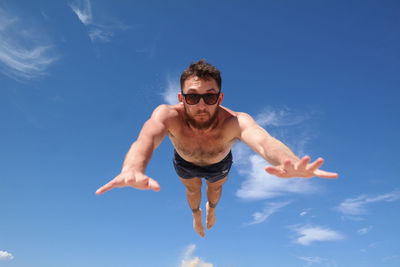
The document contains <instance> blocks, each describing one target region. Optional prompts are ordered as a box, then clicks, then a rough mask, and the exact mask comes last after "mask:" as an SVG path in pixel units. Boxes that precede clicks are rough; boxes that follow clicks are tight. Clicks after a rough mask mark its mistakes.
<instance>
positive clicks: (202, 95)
mask: <svg viewBox="0 0 400 267" xmlns="http://www.w3.org/2000/svg"><path fill="white" fill-rule="evenodd" d="M181 94H182V96H183V98H184V99H185V102H186V104H188V105H191V106H193V105H197V104H198V103H199V102H200V99H202V98H203V101H204V103H206V105H209V106H212V105H215V104H216V103H217V102H218V98H219V96H220V95H221V92H218V93H216V94H212V93H207V94H184V93H181ZM190 95H195V96H198V97H199V100H198V101H197V102H196V103H194V104H189V103H188V101H187V99H186V97H187V96H190ZM209 95H212V96H217V100H216V101H215V103H214V104H208V103H207V102H206V97H207V96H209Z"/></svg>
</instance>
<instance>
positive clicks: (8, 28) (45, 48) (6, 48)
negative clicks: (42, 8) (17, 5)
mask: <svg viewBox="0 0 400 267" xmlns="http://www.w3.org/2000/svg"><path fill="white" fill-rule="evenodd" d="M48 39H49V38H48V36H47V35H46V34H45V33H43V31H42V30H41V29H40V28H39V27H36V26H35V25H34V23H32V22H28V21H25V20H24V19H23V18H22V17H19V16H18V15H16V14H13V13H12V12H10V11H8V10H5V9H3V8H2V7H0V71H1V72H2V73H4V74H6V75H7V76H9V77H11V78H13V79H16V80H18V81H24V80H30V79H34V78H38V77H41V76H43V75H45V74H47V69H48V67H49V66H50V65H51V64H52V63H54V62H55V61H56V60H57V59H58V56H57V55H56V53H55V51H54V46H53V45H52V44H51V42H50V41H47V40H48Z"/></svg>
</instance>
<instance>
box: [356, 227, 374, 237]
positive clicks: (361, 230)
mask: <svg viewBox="0 0 400 267" xmlns="http://www.w3.org/2000/svg"><path fill="white" fill-rule="evenodd" d="M371 230H372V226H368V227H365V228H361V229H359V230H358V231H357V233H358V234H359V235H365V234H368V233H369V232H370V231H371Z"/></svg>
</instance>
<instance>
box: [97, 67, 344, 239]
mask: <svg viewBox="0 0 400 267" xmlns="http://www.w3.org/2000/svg"><path fill="white" fill-rule="evenodd" d="M178 99H179V102H180V103H179V104H177V105H172V106H170V105H160V106H158V107H157V108H156V109H155V110H154V112H153V114H152V116H151V118H150V119H149V120H148V121H147V122H146V123H145V124H144V125H143V128H142V130H141V132H140V134H139V137H138V139H137V140H136V141H135V142H134V143H133V144H132V146H131V148H130V150H129V152H128V153H127V155H126V158H125V161H124V164H123V167H122V171H121V173H120V174H119V175H118V176H116V177H115V178H114V179H113V180H111V181H110V182H109V183H107V184H105V185H104V186H102V187H101V188H99V189H98V190H97V192H96V193H97V194H102V193H104V192H106V191H108V190H110V189H112V188H116V187H125V186H130V187H133V188H137V189H152V190H154V191H159V190H160V186H159V184H158V182H157V181H155V180H153V179H152V178H150V177H148V176H146V174H145V170H146V166H147V164H148V163H149V161H150V158H151V156H152V153H153V151H154V150H155V149H156V148H157V147H158V145H159V144H160V143H161V141H162V140H163V138H164V137H165V136H166V135H168V137H169V138H170V140H171V142H172V144H173V145H174V148H175V151H174V167H175V170H176V172H177V174H178V176H179V177H180V180H181V181H182V183H183V184H184V185H185V187H186V195H187V200H188V203H189V206H190V208H191V210H192V215H193V227H194V229H195V230H196V232H197V233H198V234H199V235H200V236H202V237H204V235H205V232H204V226H203V222H202V210H201V209H200V202H201V186H202V180H201V179H202V178H205V180H206V183H207V199H208V202H207V204H206V226H207V228H208V229H210V228H211V227H212V226H213V225H214V224H215V221H216V216H215V208H216V206H217V204H218V201H219V199H220V196H221V191H222V185H223V184H224V183H225V182H226V180H227V176H228V173H229V170H230V168H231V165H232V153H231V147H232V145H233V144H234V143H235V142H236V141H237V140H240V141H242V142H244V143H245V144H247V145H248V146H249V147H250V148H251V149H252V150H254V151H255V152H257V153H258V154H259V155H261V156H262V157H263V158H264V159H265V160H267V161H268V162H270V163H271V164H273V165H274V166H268V167H266V168H265V171H267V172H268V173H270V174H273V175H275V176H278V177H281V178H291V177H303V178H311V177H313V176H318V177H321V178H336V177H338V174H336V173H331V172H326V171H323V170H320V169H319V167H320V166H321V165H322V164H323V161H324V160H323V159H322V158H318V159H317V160H316V161H314V162H312V163H310V158H309V157H307V156H306V157H303V158H302V159H299V158H298V157H297V156H296V155H295V154H294V153H293V152H292V151H291V150H290V149H289V148H288V147H287V146H286V145H284V144H283V143H282V142H280V141H278V140H277V139H275V138H273V137H272V136H271V135H269V134H268V132H267V131H265V130H264V129H263V128H262V127H260V126H259V125H258V124H257V123H256V122H255V121H254V120H253V118H252V117H251V116H249V115H248V114H246V113H242V112H235V111H232V110H230V109H228V108H226V107H223V106H221V103H222V101H223V99H224V93H223V92H221V76H220V72H219V70H218V69H217V68H215V67H214V66H212V65H210V64H208V63H207V62H205V61H204V60H200V61H198V62H196V63H193V64H191V65H190V66H189V67H188V68H187V69H186V70H185V71H184V72H183V73H182V75H181V93H179V94H178Z"/></svg>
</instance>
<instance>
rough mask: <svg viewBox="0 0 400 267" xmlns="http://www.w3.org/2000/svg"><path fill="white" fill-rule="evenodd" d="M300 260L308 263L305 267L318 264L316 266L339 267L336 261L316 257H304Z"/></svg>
mask: <svg viewBox="0 0 400 267" xmlns="http://www.w3.org/2000/svg"><path fill="white" fill-rule="evenodd" d="M298 259H300V260H302V261H305V262H306V265H304V266H312V265H314V264H316V265H322V264H323V266H326V267H336V266H337V264H336V263H335V262H334V261H332V260H329V259H324V258H321V257H318V256H315V257H304V256H302V257H298Z"/></svg>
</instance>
